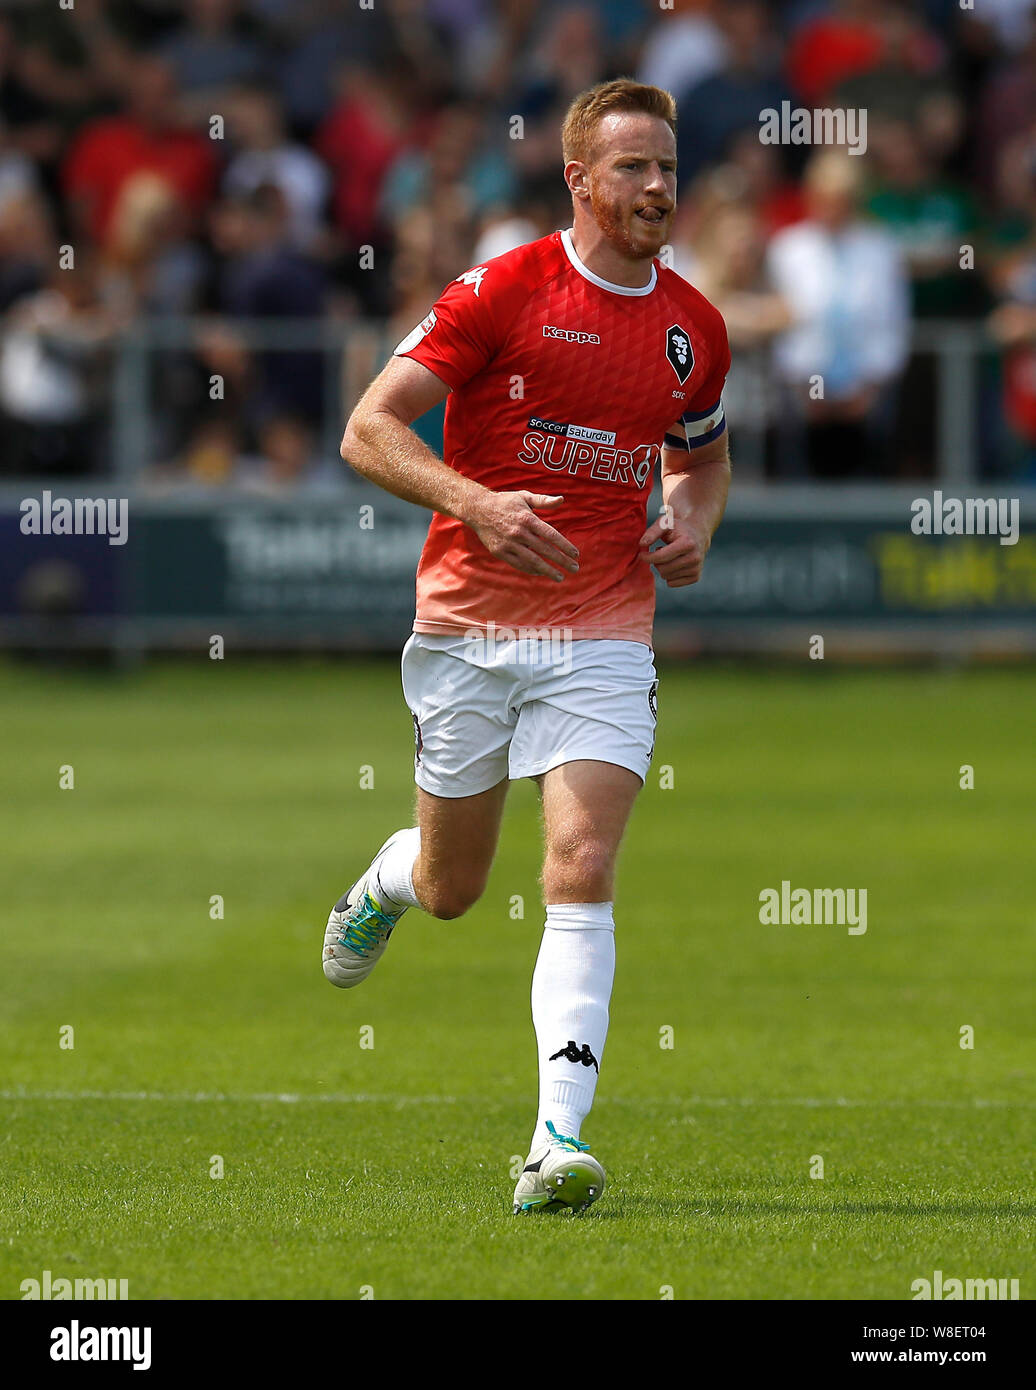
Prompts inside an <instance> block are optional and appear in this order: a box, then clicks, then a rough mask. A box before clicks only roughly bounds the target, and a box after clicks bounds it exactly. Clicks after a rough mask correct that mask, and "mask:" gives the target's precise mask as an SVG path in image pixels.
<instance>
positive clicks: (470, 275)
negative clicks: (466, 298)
mask: <svg viewBox="0 0 1036 1390" xmlns="http://www.w3.org/2000/svg"><path fill="white" fill-rule="evenodd" d="M485 273H486V267H485V266H484V265H480V266H476V267H475V269H474V270H466V271H465V272H464V274H463V275H458V276H457V281H456V283H457V284H459V285H470V286H471V287H472V289H473V290H474V291H475V298H476V299H477V298H478V297H479V293H478V292H479V290H480V288H481V286H482V277H483V276H484V275H485Z"/></svg>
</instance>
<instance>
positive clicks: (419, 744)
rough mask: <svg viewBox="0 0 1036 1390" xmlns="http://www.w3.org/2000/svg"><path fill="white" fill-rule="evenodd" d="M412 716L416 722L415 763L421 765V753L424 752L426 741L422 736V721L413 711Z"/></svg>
mask: <svg viewBox="0 0 1036 1390" xmlns="http://www.w3.org/2000/svg"><path fill="white" fill-rule="evenodd" d="M411 716H412V718H413V721H414V762H415V763H419V762H420V761H421V753H422V751H423V750H424V739H423V738H422V736H421V721H420V720H419V719H418V717H417V715H416V714H414V713H413V711H411Z"/></svg>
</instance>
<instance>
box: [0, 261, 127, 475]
mask: <svg viewBox="0 0 1036 1390" xmlns="http://www.w3.org/2000/svg"><path fill="white" fill-rule="evenodd" d="M51 264H52V266H53V267H54V268H53V269H52V271H51V274H50V277H49V280H48V282H47V283H46V284H45V285H44V286H43V288H41V289H40V290H38V291H37V292H36V293H34V294H26V295H23V296H21V297H20V298H19V299H18V300H17V301H16V302H15V304H14V305H13V306H12V307H11V308H10V309H9V310H8V312H7V315H6V319H5V324H4V334H3V339H2V342H0V431H2V435H3V439H4V449H3V455H2V457H3V460H4V468H5V470H6V471H8V472H10V473H13V474H16V475H17V474H29V473H44V474H48V473H50V474H80V473H86V472H90V471H91V470H92V469H93V468H94V467H95V466H96V465H97V463H98V458H97V452H98V446H99V442H100V435H99V426H100V393H101V387H102V367H103V360H104V359H103V354H104V349H105V347H106V345H107V343H108V342H109V340H110V338H111V335H112V333H113V332H114V330H115V329H116V327H117V326H118V324H117V322H116V320H115V319H114V318H113V317H112V316H111V315H110V314H109V313H107V312H106V311H105V310H104V309H103V308H102V306H101V305H100V303H99V301H98V297H97V292H96V274H95V267H94V265H93V264H92V263H91V262H90V261H89V260H88V259H86V258H81V259H80V261H79V263H78V264H77V265H76V266H75V267H74V268H73V267H69V268H68V269H59V268H58V267H57V265H56V264H55V263H54V262H51Z"/></svg>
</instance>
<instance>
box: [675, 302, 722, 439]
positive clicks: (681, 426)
mask: <svg viewBox="0 0 1036 1390" xmlns="http://www.w3.org/2000/svg"><path fill="white" fill-rule="evenodd" d="M709 307H710V309H711V308H712V306H711V305H710V306H709ZM712 314H713V315H714V317H713V319H712V321H711V322H710V323H709V325H708V330H707V337H706V341H707V345H708V350H709V370H708V371H707V373H706V375H705V377H704V379H703V380H702V382H701V385H700V386H699V387H698V389H697V390H696V391H695V393H694V395H693V396H692V397H691V398H690V400H689V401H688V402H687V409H686V410H685V411H684V412H683V414H682V415H681V416H680V418H679V420H677V421H676V423H675V424H674V425H673V426H672V428H670V429H669V430H667V431H666V436H665V444H666V448H667V449H687V450H694V449H700V448H701V447H702V446H703V445H705V444H711V443H712V441H713V440H714V439H718V438H719V437H720V435H721V434H722V433H723V431H724V430H725V429H726V427H727V421H726V417H725V415H724V414H723V384H724V382H725V381H726V379H727V373H728V372H729V371H730V344H729V342H728V341H727V326H726V324H725V323H724V322H723V317H722V315H721V314H720V313H719V312H718V311H717V310H715V309H712Z"/></svg>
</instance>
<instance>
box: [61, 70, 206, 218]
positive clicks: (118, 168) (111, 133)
mask: <svg viewBox="0 0 1036 1390" xmlns="http://www.w3.org/2000/svg"><path fill="white" fill-rule="evenodd" d="M143 172H151V173H155V174H160V175H161V176H163V177H164V178H166V179H167V180H168V181H169V183H170V184H171V186H172V187H173V188H174V189H175V190H176V192H177V194H178V196H179V197H180V198H182V199H183V201H184V203H185V205H186V206H187V208H188V209H189V211H190V213H191V214H192V215H193V216H197V215H198V214H200V213H201V211H202V209H203V208H204V207H205V205H206V203H207V201H208V199H209V198H210V196H211V194H212V191H213V187H214V184H215V175H216V166H215V160H214V158H213V155H212V152H211V148H210V142H209V141H208V140H206V139H204V138H203V137H202V136H200V135H199V134H197V133H196V132H195V131H193V130H189V129H187V128H185V127H184V125H183V124H182V121H181V119H180V115H179V112H178V110H177V104H176V88H175V86H174V82H173V74H172V72H171V71H170V70H169V68H168V67H166V66H165V64H164V63H161V62H159V61H158V60H157V59H154V58H145V57H141V58H137V59H136V60H135V61H134V62H133V63H132V64H131V65H130V68H129V73H128V90H127V92H126V110H125V112H124V113H123V114H120V115H117V116H106V117H102V118H101V119H99V120H96V121H93V122H91V123H90V124H89V125H87V126H86V128H85V129H84V130H83V132H82V134H81V135H80V136H79V138H78V139H77V140H76V141H75V142H74V143H73V145H72V148H71V149H70V150H69V152H68V156H67V158H66V160H65V163H64V167H63V170H62V178H63V187H64V192H65V195H66V197H67V198H68V201H69V206H70V212H71V214H72V220H73V224H74V226H75V228H76V230H77V231H81V232H84V233H85V234H87V235H88V236H90V237H91V238H93V239H94V240H95V241H101V242H103V241H104V240H105V238H106V237H107V235H108V231H109V228H110V225H111V219H112V214H113V212H114V210H115V206H116V203H117V201H118V198H119V194H120V192H121V191H122V188H123V185H124V184H125V183H126V182H127V180H129V179H131V178H132V177H133V176H134V175H135V174H138V173H143Z"/></svg>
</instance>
